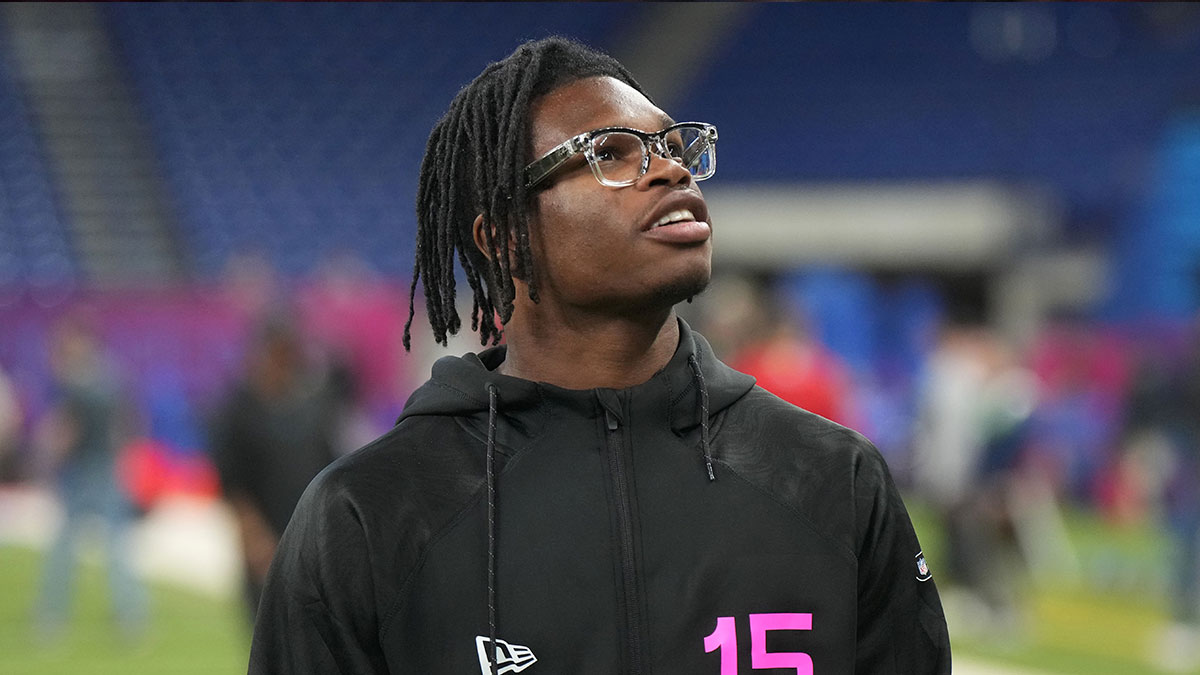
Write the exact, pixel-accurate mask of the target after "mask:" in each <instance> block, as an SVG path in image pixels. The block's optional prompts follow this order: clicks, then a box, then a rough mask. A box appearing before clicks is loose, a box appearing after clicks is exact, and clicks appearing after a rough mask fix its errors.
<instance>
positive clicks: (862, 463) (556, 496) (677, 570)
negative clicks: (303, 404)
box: [250, 321, 950, 675]
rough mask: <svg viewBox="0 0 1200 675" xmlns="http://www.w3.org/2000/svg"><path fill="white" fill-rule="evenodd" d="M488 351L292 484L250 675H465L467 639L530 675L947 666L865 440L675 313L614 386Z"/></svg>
mask: <svg viewBox="0 0 1200 675" xmlns="http://www.w3.org/2000/svg"><path fill="white" fill-rule="evenodd" d="M503 359H504V348H503V347H499V348H494V349H490V350H487V351H485V352H483V353H481V354H480V355H478V356H476V355H474V354H468V355H466V356H464V357H461V358H444V359H441V360H439V361H438V362H437V364H436V365H435V366H434V368H433V377H432V379H431V380H430V381H429V382H427V383H426V384H425V385H423V386H422V387H421V388H420V389H418V390H417V391H416V392H415V393H414V394H413V396H412V397H411V398H410V399H409V401H408V404H407V406H406V408H405V410H404V414H403V415H402V416H401V418H400V420H399V422H398V423H397V425H396V426H395V428H393V429H392V430H391V431H390V432H389V433H387V434H386V435H384V436H383V437H381V438H380V439H378V440H377V441H375V442H374V443H372V444H370V445H368V446H367V447H365V448H363V449H361V450H359V451H358V452H356V453H354V454H352V455H350V456H348V457H345V458H343V459H341V460H339V461H338V462H337V463H335V464H334V465H332V466H331V467H329V468H328V469H327V470H325V471H324V472H323V473H322V474H321V475H320V476H318V478H317V479H316V480H314V481H313V483H312V485H310V486H309V488H308V491H307V492H306V493H305V496H304V498H303V499H302V500H301V503H300V505H299V507H298V508H297V510H296V512H295V515H294V516H293V518H292V521H291V523H290V525H289V526H288V529H287V532H286V534H285V535H284V537H283V541H282V543H281V545H280V548H279V551H278V553H277V555H276V557H275V561H274V564H273V566H272V569H271V573H270V577H269V578H268V582H267V589H266V592H265V594H264V597H263V599H262V604H261V608H260V611H259V615H258V620H257V625H256V628H255V634H254V641H253V648H252V652H251V658H250V672H251V673H403V674H406V675H407V674H414V673H419V674H423V675H424V674H431V673H454V674H459V673H461V674H464V675H474V674H475V673H487V672H489V664H488V662H487V661H488V652H489V651H490V650H488V649H487V645H488V644H494V645H495V647H496V651H495V654H496V657H495V658H496V661H497V663H496V664H495V666H494V667H495V672H497V673H518V672H522V673H527V674H528V675H538V674H539V673H543V674H547V675H591V674H595V675H613V674H614V673H639V674H648V673H657V674H659V675H665V674H679V675H696V674H707V673H711V674H712V675H735V674H736V673H742V674H743V675H749V673H751V672H759V671H763V672H774V673H793V672H795V673H797V674H803V673H816V674H817V675H827V674H834V673H871V674H880V675H882V674H897V675H899V674H903V675H913V674H918V673H922V674H923V673H949V672H950V648H949V641H948V637H947V633H946V624H945V619H944V618H943V616H942V610H941V604H940V602H939V600H938V595H937V590H936V588H935V587H934V582H933V580H932V579H931V578H930V574H929V571H928V568H927V567H926V566H925V563H924V558H923V557H922V554H921V547H920V545H919V544H918V543H917V538H916V535H915V534H914V533H913V529H912V525H911V524H910V522H909V518H908V514H907V512H906V511H905V508H904V505H903V503H902V502H901V500H900V497H899V495H898V493H897V491H896V488H895V486H894V485H893V483H892V480H891V478H890V476H889V474H888V470H887V467H886V465H885V464H884V462H883V459H882V458H881V457H880V455H879V453H878V451H877V450H876V449H875V448H874V447H873V446H872V445H871V444H870V443H869V442H868V441H866V440H865V439H864V438H863V437H862V436H860V435H858V434H857V433H855V432H853V431H850V430H848V429H846V428H844V427H841V426H838V425H836V424H834V423H832V422H830V421H828V420H825V419H823V418H820V417H817V416H816V415H813V414H810V413H808V412H805V411H803V410H800V409H798V408H796V407H794V406H792V405H790V404H788V403H785V402H784V401H782V400H780V399H778V398H776V397H774V396H772V395H771V394H769V393H767V392H766V391H764V390H763V389H761V388H759V387H757V386H755V384H754V380H753V378H751V377H749V376H748V375H744V374H742V373H739V372H736V371H734V370H732V369H730V368H729V367H727V366H726V365H724V364H723V363H721V362H720V361H718V360H717V359H716V357H715V356H714V355H713V353H712V350H711V348H710V347H709V346H708V343H707V342H706V341H705V340H704V339H703V338H702V337H700V336H699V335H698V334H696V333H694V332H692V331H691V330H690V329H689V328H688V327H687V325H686V324H685V323H683V322H682V321H681V322H680V343H679V347H678V349H677V350H676V353H675V355H674V356H673V357H672V359H671V361H670V363H669V364H668V365H667V366H666V367H665V368H664V369H663V370H662V371H660V372H659V373H657V374H656V375H655V376H654V377H652V378H651V379H650V380H649V381H647V382H645V383H643V384H641V385H638V386H635V387H631V388H629V389H624V390H612V389H594V390H567V389H562V388H559V387H555V386H552V385H548V384H544V383H535V382H530V381H527V380H521V379H517V378H513V377H508V376H504V375H500V374H498V373H497V372H495V369H496V366H497V365H498V364H499V363H501V362H502V361H503ZM579 367H581V368H586V367H587V364H580V365H579ZM493 460H494V461H493ZM489 466H490V467H491V468H492V471H491V472H490V477H489ZM493 489H494V492H493ZM489 517H490V518H491V522H490V523H489ZM493 631H494V634H493ZM492 637H494V638H495V639H496V642H494V643H492V642H491V639H492Z"/></svg>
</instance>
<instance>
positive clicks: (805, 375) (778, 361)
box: [730, 297, 856, 426]
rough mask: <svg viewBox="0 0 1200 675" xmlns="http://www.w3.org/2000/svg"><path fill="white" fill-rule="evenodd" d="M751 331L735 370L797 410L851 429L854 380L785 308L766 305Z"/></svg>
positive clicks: (735, 359) (733, 363)
mask: <svg viewBox="0 0 1200 675" xmlns="http://www.w3.org/2000/svg"><path fill="white" fill-rule="evenodd" d="M757 308H758V309H757V311H754V312H752V313H751V316H752V318H751V320H750V321H748V322H747V325H746V327H745V332H746V334H748V335H750V336H757V337H751V338H750V339H749V341H748V342H746V343H744V344H743V345H742V347H741V348H740V349H738V350H737V352H736V353H735V354H734V356H733V358H732V359H730V365H731V366H732V367H733V368H734V370H740V371H742V372H743V373H746V374H748V375H753V376H754V378H755V379H756V380H758V385H759V386H760V387H762V388H763V389H766V390H767V391H769V392H771V393H772V394H775V395H776V396H778V397H779V398H781V399H783V400H785V401H787V402H788V403H791V404H792V405H795V406H798V407H801V408H804V409H805V410H807V411H809V412H812V413H816V414H818V415H820V416H821V417H824V418H826V419H829V420H832V421H834V422H837V423H838V424H842V425H847V426H849V425H851V424H852V423H853V422H855V421H856V420H853V419H851V415H852V412H851V409H852V406H851V405H850V401H849V399H850V384H849V382H850V377H849V374H848V372H847V369H846V366H845V364H843V363H842V362H841V361H840V360H839V359H838V358H837V356H836V355H834V354H833V353H832V352H830V351H829V350H828V349H827V348H826V347H825V346H824V345H822V344H821V343H820V342H818V341H817V340H816V339H815V338H814V337H813V336H812V333H811V331H810V330H809V329H808V325H807V323H806V321H805V320H804V318H803V317H800V316H795V315H793V314H791V313H789V312H787V311H786V310H785V309H784V307H783V306H782V304H781V303H779V302H775V301H771V300H767V299H762V298H761V297H760V299H759V300H758V302H757Z"/></svg>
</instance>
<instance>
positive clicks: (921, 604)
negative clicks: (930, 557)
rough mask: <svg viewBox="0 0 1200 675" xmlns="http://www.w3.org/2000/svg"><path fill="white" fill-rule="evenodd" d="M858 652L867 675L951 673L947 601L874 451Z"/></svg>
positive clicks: (861, 465)
mask: <svg viewBox="0 0 1200 675" xmlns="http://www.w3.org/2000/svg"><path fill="white" fill-rule="evenodd" d="M857 469H858V470H857V472H856V475H855V502H856V509H857V514H856V516H857V523H858V528H857V529H858V534H859V551H858V561H859V565H858V650H857V656H856V663H855V672H856V673H860V674H863V675H866V674H868V673H869V674H870V675H884V674H889V675H890V674H895V675H926V674H936V675H943V674H945V675H949V673H950V638H949V634H948V633H947V630H946V619H945V616H944V615H943V614H942V603H941V600H940V599H939V598H938V592H937V587H936V586H935V585H934V581H933V577H932V574H931V573H930V570H929V568H928V566H927V565H926V564H925V562H924V554H923V552H922V550H921V545H920V543H919V542H918V541H917V535H916V533H915V532H914V531H913V526H912V521H911V520H909V517H908V511H907V509H905V508H904V502H903V501H901V499H900V493H899V492H898V491H897V490H896V486H895V484H894V483H893V482H892V478H891V475H890V474H889V472H888V469H887V465H886V464H885V463H884V460H883V457H882V456H880V454H879V451H878V450H876V449H875V448H874V446H870V445H868V448H867V451H866V452H864V454H863V455H862V456H861V457H860V458H859V462H858V467H857Z"/></svg>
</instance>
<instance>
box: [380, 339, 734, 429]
mask: <svg viewBox="0 0 1200 675" xmlns="http://www.w3.org/2000/svg"><path fill="white" fill-rule="evenodd" d="M678 321H679V345H678V346H677V347H676V349H675V354H674V355H673V356H672V357H671V360H670V361H669V362H668V363H667V365H666V366H665V367H664V368H663V369H662V370H660V371H658V372H657V373H655V374H654V376H653V377H651V378H650V379H649V380H647V381H646V382H643V383H642V384H639V385H636V386H633V387H630V388H629V389H628V390H627V391H630V392H633V393H634V395H635V396H636V398H637V399H639V400H640V401H642V402H643V405H639V408H642V409H643V410H655V409H657V410H662V411H665V415H666V418H665V419H664V421H665V422H666V423H668V424H670V426H671V429H672V430H673V431H675V432H677V433H680V432H683V431H685V430H687V429H690V428H692V427H695V426H697V425H699V424H700V423H701V420H702V417H703V411H702V410H701V406H700V405H699V403H698V401H699V400H700V396H699V392H698V390H697V387H700V386H701V385H700V383H701V382H703V385H704V387H705V388H706V389H707V405H708V415H709V416H712V415H715V414H716V413H718V412H720V411H721V410H724V409H725V408H727V407H729V406H730V405H732V404H733V403H734V402H735V401H737V400H738V399H740V398H741V397H742V396H744V395H746V393H747V392H748V391H750V389H751V388H753V386H754V378H753V377H751V376H749V375H746V374H744V373H740V372H738V371H736V370H734V369H732V368H730V367H729V366H726V365H725V364H724V363H722V362H721V361H719V360H718V359H717V357H716V356H715V355H714V354H713V351H712V347H711V346H709V344H708V341H707V340H705V339H704V337H703V336H701V335H700V334H699V333H696V332H695V331H693V330H692V329H691V328H690V327H689V326H688V325H687V322H685V321H683V320H682V319H678ZM505 353H506V348H505V347H504V346H499V347H493V348H491V349H487V350H484V351H482V352H480V353H479V354H474V353H471V354H465V355H463V356H460V357H455V356H447V357H443V358H441V359H438V361H437V362H436V363H435V364H434V365H433V376H432V377H431V378H430V380H429V381H428V382H426V383H425V384H424V385H422V386H421V387H420V388H418V389H417V390H416V391H414V392H413V394H412V396H410V397H409V399H408V402H407V403H406V404H405V406H404V412H403V413H402V414H401V415H400V419H399V420H398V422H400V421H403V420H404V419H406V418H409V417H415V416H418V415H450V416H474V415H477V414H481V413H482V414H486V413H487V412H488V388H489V386H494V387H495V388H496V391H497V394H498V398H499V405H498V408H499V410H500V413H501V415H502V416H503V418H504V419H505V421H506V422H508V423H509V424H511V425H513V426H515V427H517V429H518V430H519V432H520V433H522V435H525V436H535V435H537V434H538V433H539V432H540V430H541V427H542V425H544V424H545V423H546V422H547V421H548V419H549V418H550V415H549V411H550V410H551V409H562V408H567V409H575V410H577V411H578V412H579V413H580V414H583V415H585V416H586V415H591V414H594V411H595V400H596V398H595V393H594V392H595V391H596V390H595V389H564V388H562V387H556V386H554V385H552V384H547V383H545V382H532V381H530V380H523V379H521V378H517V377H510V376H508V375H501V374H500V373H498V372H496V368H497V367H498V366H499V365H500V364H501V363H503V361H504V357H505ZM692 357H695V362H696V363H697V364H698V366H699V369H700V371H701V372H702V373H703V378H702V379H699V378H697V376H696V371H695V369H694V368H693V367H692V366H691V365H690V363H689V361H690V360H691V359H692Z"/></svg>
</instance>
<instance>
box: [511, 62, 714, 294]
mask: <svg viewBox="0 0 1200 675" xmlns="http://www.w3.org/2000/svg"><path fill="white" fill-rule="evenodd" d="M531 123H532V143H533V148H532V150H533V155H532V156H533V157H534V158H537V157H540V156H542V155H543V154H544V153H546V152H548V151H549V150H550V149H552V148H553V147H555V146H556V145H558V144H559V143H562V142H563V141H564V140H566V139H568V138H570V137H572V136H575V135H577V134H580V133H583V132H586V131H591V130H593V129H597V128H600V127H609V126H622V127H630V128H633V129H640V130H642V131H658V130H659V129H662V128H664V127H666V126H668V125H669V124H671V123H672V120H671V119H670V118H669V117H667V115H666V114H665V113H664V112H663V111H661V110H659V109H658V108H656V107H654V105H653V104H651V103H650V101H649V100H647V99H646V97H645V96H643V95H641V94H640V93H638V92H637V90H635V89H633V88H632V87H630V86H629V85H627V84H625V83H623V82H621V81H619V80H616V79H613V78H610V77H592V78H587V79H583V80H577V81H575V82H572V83H570V84H567V85H564V86H562V87H560V88H558V89H556V90H554V91H552V92H550V93H549V94H547V95H545V96H543V97H542V98H540V99H538V100H537V101H536V102H535V103H534V105H533V107H532V109H531ZM680 211H690V213H691V217H685V218H683V219H682V222H676V223H674V224H670V225H666V226H658V227H655V224H656V223H658V222H660V221H661V220H662V219H663V218H664V217H666V216H668V215H669V214H672V213H675V214H676V215H678V213H679V212H680ZM708 218H709V217H708V208H707V206H706V205H705V203H704V198H703V196H702V195H701V194H700V190H699V189H697V187H696V184H695V182H694V181H693V180H692V177H691V175H690V174H689V173H688V171H687V169H685V168H683V167H682V166H681V165H680V164H678V163H677V162H674V161H671V160H667V159H664V158H663V157H661V156H658V155H657V154H655V155H653V156H652V159H651V163H650V168H649V169H648V170H647V172H646V175H644V176H642V178H641V179H640V180H638V181H637V182H636V183H634V184H633V185H628V186H625V187H621V188H612V187H606V186H603V185H601V184H600V183H599V182H598V181H597V180H596V178H595V176H593V175H592V171H591V169H590V167H589V166H588V164H587V160H586V159H585V158H584V157H583V155H582V154H581V155H578V156H576V157H575V158H574V159H572V160H571V161H570V162H568V163H567V164H565V165H564V166H562V167H560V168H559V169H558V170H557V171H556V172H555V173H554V174H553V176H552V177H551V178H550V179H549V180H548V181H547V182H546V183H544V184H542V186H541V188H540V190H539V191H538V192H537V194H536V195H535V198H534V202H533V210H532V215H531V222H530V236H531V238H532V242H531V243H532V245H533V253H534V258H535V264H536V265H538V271H539V284H540V285H539V293H540V296H541V301H542V302H543V303H547V302H553V303H561V304H563V305H565V306H567V307H570V308H574V309H581V310H588V311H598V312H605V313H628V312H630V311H640V310H654V309H662V308H666V307H670V306H671V305H674V304H675V303H677V302H680V301H682V300H684V299H686V298H688V297H691V296H693V295H695V294H696V293H699V292H700V291H701V290H703V289H704V287H705V286H706V285H707V284H708V280H709V277H710V276H711V271H712V239H711V230H710V228H709V226H708ZM520 295H521V293H518V296H520ZM564 308H565V307H564Z"/></svg>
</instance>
